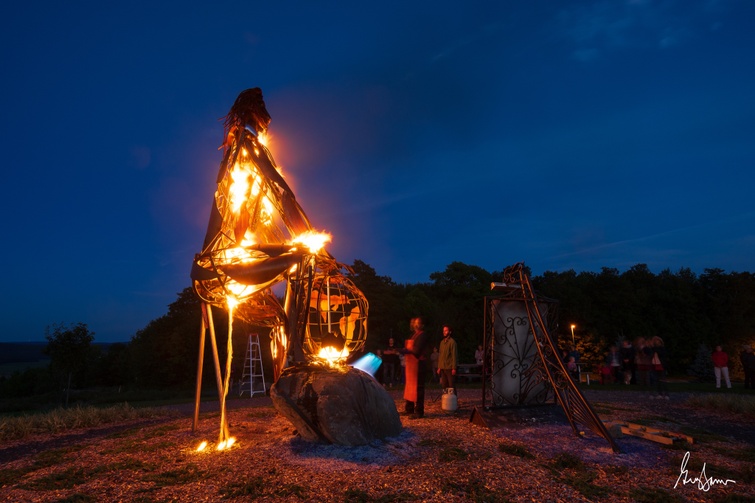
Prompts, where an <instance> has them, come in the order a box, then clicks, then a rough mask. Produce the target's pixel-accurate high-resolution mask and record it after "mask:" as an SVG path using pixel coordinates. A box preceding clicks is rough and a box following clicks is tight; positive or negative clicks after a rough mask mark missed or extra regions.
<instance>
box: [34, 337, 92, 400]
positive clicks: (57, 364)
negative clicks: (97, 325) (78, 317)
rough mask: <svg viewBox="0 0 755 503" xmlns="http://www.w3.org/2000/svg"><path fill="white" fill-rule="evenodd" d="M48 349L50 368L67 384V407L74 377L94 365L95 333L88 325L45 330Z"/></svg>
mask: <svg viewBox="0 0 755 503" xmlns="http://www.w3.org/2000/svg"><path fill="white" fill-rule="evenodd" d="M45 338H46V339H47V347H46V348H45V354H47V355H49V356H50V368H51V370H52V371H53V373H54V374H56V375H58V376H60V377H61V380H62V381H63V382H64V383H65V406H66V407H67V406H68V398H69V395H70V390H71V385H72V384H73V383H75V382H76V381H75V380H74V377H79V376H81V374H82V372H83V371H84V369H86V368H87V367H88V366H89V364H91V363H92V360H93V353H92V341H94V332H90V331H89V329H88V328H87V326H86V324H84V323H78V324H76V325H73V326H66V325H64V324H59V325H54V326H53V327H49V326H48V327H47V328H46V329H45Z"/></svg>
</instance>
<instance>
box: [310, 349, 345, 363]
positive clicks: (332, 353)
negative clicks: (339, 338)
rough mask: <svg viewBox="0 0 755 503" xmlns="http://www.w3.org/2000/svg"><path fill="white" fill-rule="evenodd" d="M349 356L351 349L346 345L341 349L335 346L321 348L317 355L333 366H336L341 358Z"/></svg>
mask: <svg viewBox="0 0 755 503" xmlns="http://www.w3.org/2000/svg"><path fill="white" fill-rule="evenodd" d="M347 356H349V350H348V349H346V348H345V347H344V348H343V349H342V350H340V351H339V350H337V349H336V348H334V347H333V346H327V347H324V348H320V352H319V353H317V357H318V358H322V359H323V360H325V361H326V362H328V365H330V366H331V367H334V366H336V364H338V362H339V361H340V360H343V359H344V358H346V357H347Z"/></svg>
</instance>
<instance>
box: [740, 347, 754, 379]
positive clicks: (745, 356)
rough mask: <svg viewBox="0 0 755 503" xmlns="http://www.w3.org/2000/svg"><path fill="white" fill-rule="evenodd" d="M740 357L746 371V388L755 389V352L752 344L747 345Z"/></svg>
mask: <svg viewBox="0 0 755 503" xmlns="http://www.w3.org/2000/svg"><path fill="white" fill-rule="evenodd" d="M739 357H740V359H741V360H742V369H743V370H744V371H745V389H750V388H752V389H755V353H753V352H752V346H749V345H747V346H745V347H744V349H743V351H742V354H741V355H740V356H739Z"/></svg>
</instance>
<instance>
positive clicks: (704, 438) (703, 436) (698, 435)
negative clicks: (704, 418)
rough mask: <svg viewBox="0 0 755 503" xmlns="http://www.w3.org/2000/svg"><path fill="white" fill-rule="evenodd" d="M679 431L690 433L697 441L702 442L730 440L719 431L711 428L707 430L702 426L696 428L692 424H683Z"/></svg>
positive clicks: (685, 433)
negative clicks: (716, 431)
mask: <svg viewBox="0 0 755 503" xmlns="http://www.w3.org/2000/svg"><path fill="white" fill-rule="evenodd" d="M679 433H683V434H684V435H689V436H690V437H692V438H693V439H694V440H695V443H696V444H697V443H700V442H728V441H729V439H728V438H726V437H724V436H723V435H719V434H718V433H714V432H712V431H710V430H705V429H702V428H695V427H692V426H682V427H681V428H680V429H679Z"/></svg>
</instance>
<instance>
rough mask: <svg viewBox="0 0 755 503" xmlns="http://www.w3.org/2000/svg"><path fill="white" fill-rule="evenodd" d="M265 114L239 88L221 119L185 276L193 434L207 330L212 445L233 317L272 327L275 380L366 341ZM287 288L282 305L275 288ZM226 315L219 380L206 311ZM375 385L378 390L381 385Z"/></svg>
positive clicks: (222, 441)
mask: <svg viewBox="0 0 755 503" xmlns="http://www.w3.org/2000/svg"><path fill="white" fill-rule="evenodd" d="M269 123H270V116H269V115H268V113H267V110H266V109H265V103H264V101H263V100H262V92H261V91H260V89H258V88H255V89H248V90H246V91H244V92H242V93H241V94H240V95H239V96H238V98H237V99H236V102H235V103H234V105H233V107H232V108H231V110H230V112H229V113H228V115H227V116H226V119H225V142H224V144H223V147H222V148H223V149H224V155H223V160H222V162H221V163H220V170H219V173H218V176H217V190H216V191H215V195H214V199H213V204H212V209H211V212H210V221H209V224H208V227H207V234H206V236H205V240H204V245H203V248H202V251H201V253H199V254H197V255H196V257H195V259H194V263H193V265H192V270H191V278H192V281H193V285H194V290H195V291H196V293H197V295H198V296H199V297H200V298H201V299H202V301H203V302H204V303H203V313H204V316H203V320H202V325H201V335H200V337H201V347H200V361H199V366H198V376H197V400H196V404H195V414H194V428H195V429H196V425H197V421H198V411H199V391H200V385H201V372H202V355H203V353H204V339H205V333H206V330H208V329H209V332H210V340H211V343H212V349H213V356H214V359H215V373H216V380H217V386H218V394H219V395H220V404H221V405H220V407H221V424H220V438H219V440H218V445H222V446H228V444H229V443H232V437H231V436H230V433H229V431H228V425H227V419H226V416H225V397H226V396H227V394H228V388H229V385H230V370H231V359H232V349H233V348H232V344H231V341H232V328H233V319H234V318H237V319H242V320H243V321H245V322H247V323H249V324H251V325H256V326H264V327H269V328H270V334H271V339H272V340H271V352H272V357H273V371H274V379H275V381H277V380H278V378H279V377H280V376H281V373H282V372H283V369H284V368H285V367H288V366H289V363H294V364H296V365H306V364H307V362H314V361H317V360H320V361H327V362H329V364H331V365H335V366H336V367H340V366H343V365H344V363H343V362H344V361H345V358H346V357H347V356H348V355H349V354H350V353H352V352H354V351H357V350H359V349H361V347H362V346H363V345H364V341H365V339H366V336H367V310H368V304H367V300H366V299H365V297H364V295H362V292H361V291H360V290H359V289H358V288H357V287H356V286H355V285H354V284H353V283H352V282H351V280H349V278H348V277H347V276H346V275H345V271H346V270H348V268H347V267H346V266H345V265H343V264H341V263H339V262H337V261H336V260H335V259H334V258H333V257H332V256H331V255H330V254H329V253H328V252H327V251H325V249H324V246H325V244H326V243H328V242H329V241H330V239H331V238H330V236H329V235H328V234H325V233H322V232H317V231H316V230H315V229H313V228H312V227H311V225H310V223H309V220H308V219H307V216H306V215H305V214H304V210H302V208H301V207H300V206H299V204H298V203H297V201H296V198H295V197H294V193H293V191H292V190H291V188H290V187H289V186H288V184H287V183H286V181H285V180H284V178H283V176H282V175H281V173H280V170H279V169H278V167H277V166H276V165H275V162H274V161H273V158H272V155H271V154H270V151H269V150H268V149H267V147H266V146H265V141H264V138H265V133H266V130H267V126H268V125H269ZM278 284H284V285H285V294H284V296H283V300H282V301H281V300H280V299H279V298H278V296H276V295H275V294H274V293H273V291H272V287H273V286H275V285H278ZM212 306H215V307H219V308H221V309H224V310H227V311H228V313H229V323H228V357H227V360H226V365H225V374H224V375H221V370H220V362H219V359H218V356H217V342H216V338H215V329H214V324H213V321H212V309H211V307H212ZM381 389H382V388H381Z"/></svg>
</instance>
